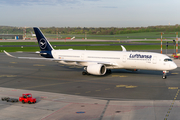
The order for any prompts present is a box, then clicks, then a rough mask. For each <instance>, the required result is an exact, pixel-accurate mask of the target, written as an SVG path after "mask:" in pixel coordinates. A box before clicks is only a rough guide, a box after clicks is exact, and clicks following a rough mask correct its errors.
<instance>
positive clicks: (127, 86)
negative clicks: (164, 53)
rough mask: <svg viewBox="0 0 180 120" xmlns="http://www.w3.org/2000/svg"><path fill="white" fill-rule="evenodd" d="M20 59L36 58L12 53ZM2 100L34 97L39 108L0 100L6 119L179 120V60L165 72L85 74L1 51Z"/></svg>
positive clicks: (117, 71) (3, 119) (0, 91)
mask: <svg viewBox="0 0 180 120" xmlns="http://www.w3.org/2000/svg"><path fill="white" fill-rule="evenodd" d="M12 54H13V55H15V56H37V55H36V54H32V53H12ZM0 58H1V62H0V97H12V98H18V97H20V96H21V95H22V94H23V93H32V95H33V97H35V98H36V99H37V103H35V104H27V103H26V104H22V103H21V102H17V103H11V102H5V101H0V106H1V107H0V119H1V120H9V119H13V120H24V119H27V120H32V119H33V120H161V119H163V120H177V119H179V118H180V114H179V110H180V96H179V91H180V82H179V77H180V74H179V73H180V60H179V59H178V60H174V61H175V63H176V64H177V65H178V68H177V69H175V70H173V71H171V72H170V73H169V74H168V76H167V79H162V78H161V77H162V71H148V70H140V71H137V72H131V71H127V70H112V73H111V74H108V75H105V76H93V75H85V76H83V75H82V74H81V73H82V68H79V67H76V66H64V65H61V64H58V63H55V62H49V61H42V60H24V59H15V58H10V57H8V56H6V55H5V54H4V53H0Z"/></svg>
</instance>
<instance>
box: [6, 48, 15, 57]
mask: <svg viewBox="0 0 180 120" xmlns="http://www.w3.org/2000/svg"><path fill="white" fill-rule="evenodd" d="M3 51H4V53H5V54H6V55H7V56H10V57H13V58H16V57H15V56H13V55H11V54H9V53H8V52H6V51H5V50H3Z"/></svg>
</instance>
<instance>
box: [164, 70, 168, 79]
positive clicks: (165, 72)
mask: <svg viewBox="0 0 180 120" xmlns="http://www.w3.org/2000/svg"><path fill="white" fill-rule="evenodd" d="M167 73H169V71H163V76H162V78H163V79H166V78H167V76H166V74H167Z"/></svg>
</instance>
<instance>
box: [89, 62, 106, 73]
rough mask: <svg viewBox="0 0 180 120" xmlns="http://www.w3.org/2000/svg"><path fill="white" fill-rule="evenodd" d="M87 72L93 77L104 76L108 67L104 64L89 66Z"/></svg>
mask: <svg viewBox="0 0 180 120" xmlns="http://www.w3.org/2000/svg"><path fill="white" fill-rule="evenodd" d="M87 72H88V73H90V74H93V75H104V74H105V73H106V66H105V65H103V64H92V65H88V66H87Z"/></svg>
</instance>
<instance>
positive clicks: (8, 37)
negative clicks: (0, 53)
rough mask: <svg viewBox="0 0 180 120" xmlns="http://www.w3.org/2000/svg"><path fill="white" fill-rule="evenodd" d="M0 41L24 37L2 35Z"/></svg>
mask: <svg viewBox="0 0 180 120" xmlns="http://www.w3.org/2000/svg"><path fill="white" fill-rule="evenodd" d="M0 39H1V40H2V39H16V40H18V39H23V35H14V34H13V35H11V34H8V35H2V34H1V35H0Z"/></svg>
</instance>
